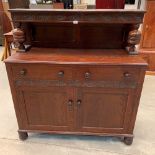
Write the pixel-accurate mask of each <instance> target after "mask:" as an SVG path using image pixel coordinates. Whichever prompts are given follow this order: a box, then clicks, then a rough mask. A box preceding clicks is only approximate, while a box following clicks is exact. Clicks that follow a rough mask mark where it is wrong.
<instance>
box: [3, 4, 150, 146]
mask: <svg viewBox="0 0 155 155" xmlns="http://www.w3.org/2000/svg"><path fill="white" fill-rule="evenodd" d="M10 4H11V3H10ZM10 12H11V14H12V18H13V22H14V26H15V27H16V29H15V30H14V31H13V36H14V42H15V43H16V44H17V45H18V48H19V50H18V51H17V53H15V54H13V55H11V57H9V58H8V59H7V60H5V63H6V68H7V73H8V78H9V82H10V86H11V92H12V96H13V101H14V107H15V111H16V116H17V121H18V125H19V136H20V138H21V139H26V138H27V132H39V133H52V134H54V133H57V134H76V135H100V136H118V137H123V141H124V143H126V144H128V145H129V144H131V143H132V140H133V129H134V124H135V120H136V115H137V110H138V106H139V100H140V95H141V90H142V85H143V80H144V76H145V70H146V66H147V63H146V62H145V61H144V60H143V59H142V58H141V57H140V56H138V55H132V56H131V55H130V54H138V52H137V51H136V48H135V45H136V44H137V43H138V41H139V38H140V34H139V32H138V26H139V24H141V22H142V20H143V15H144V11H123V10H117V11H116V10H100V9H99V10H66V11H65V10H39V11H38V10H31V9H11V10H10ZM27 45H31V46H32V47H31V48H29V49H28V50H27V51H26V50H25V47H26V46H27ZM23 51H24V52H23Z"/></svg>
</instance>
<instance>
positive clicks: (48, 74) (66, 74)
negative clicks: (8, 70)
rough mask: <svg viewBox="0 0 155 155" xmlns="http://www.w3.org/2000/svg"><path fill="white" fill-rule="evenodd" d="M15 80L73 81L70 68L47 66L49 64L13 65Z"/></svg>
mask: <svg viewBox="0 0 155 155" xmlns="http://www.w3.org/2000/svg"><path fill="white" fill-rule="evenodd" d="M12 72H13V77H14V79H16V80H17V79H20V80H21V79H31V80H71V79H72V71H71V68H70V67H64V66H56V65H47V64H20V65H13V66H12Z"/></svg>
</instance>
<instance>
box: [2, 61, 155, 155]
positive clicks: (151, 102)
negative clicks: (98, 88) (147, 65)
mask: <svg viewBox="0 0 155 155" xmlns="http://www.w3.org/2000/svg"><path fill="white" fill-rule="evenodd" d="M17 129H18V127H17V122H16V118H15V113H14V108H13V103H12V98H11V94H10V89H9V85H8V80H7V76H6V70H5V65H4V63H2V62H0V155H31V154H32V155H34V154H38V155H49V154H50V155H61V154H63V155H72V154H74V155H88V154H89V155H155V76H146V79H145V84H144V89H143V94H142V98H141V103H140V108H139V112H138V117H137V121H136V127H135V132H134V133H135V138H134V142H133V145H132V146H126V145H124V143H121V142H120V141H119V140H118V139H117V138H104V137H95V136H94V137H93V136H67V135H66V136H61V135H48V134H30V136H29V139H28V140H27V141H25V142H21V141H20V140H18V135H17V132H16V131H17Z"/></svg>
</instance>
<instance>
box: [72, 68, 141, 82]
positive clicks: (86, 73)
mask: <svg viewBox="0 0 155 155" xmlns="http://www.w3.org/2000/svg"><path fill="white" fill-rule="evenodd" d="M139 76H140V69H139V68H135V67H125V66H123V67H121V66H98V67H94V66H88V67H87V66H81V67H78V68H76V69H75V70H74V73H73V79H74V80H81V81H88V80H90V81H135V82H136V81H138V79H139Z"/></svg>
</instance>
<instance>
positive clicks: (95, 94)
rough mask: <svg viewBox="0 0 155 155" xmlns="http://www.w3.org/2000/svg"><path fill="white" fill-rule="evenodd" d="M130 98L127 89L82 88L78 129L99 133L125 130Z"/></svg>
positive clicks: (78, 98)
mask: <svg viewBox="0 0 155 155" xmlns="http://www.w3.org/2000/svg"><path fill="white" fill-rule="evenodd" d="M130 100H131V98H130V96H129V90H127V89H120V90H118V89H117V90H115V89H103V88H80V89H79V90H78V94H77V101H78V102H77V125H78V126H77V128H78V130H79V131H84V132H99V133H102V132H104V133H108V132H109V133H110V132H112V133H119V132H123V131H125V129H126V126H125V124H126V121H127V119H128V117H127V115H128V114H127V113H128V112H127V109H128V108H129V107H128V106H129V102H130ZM129 109H130V108H129Z"/></svg>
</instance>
